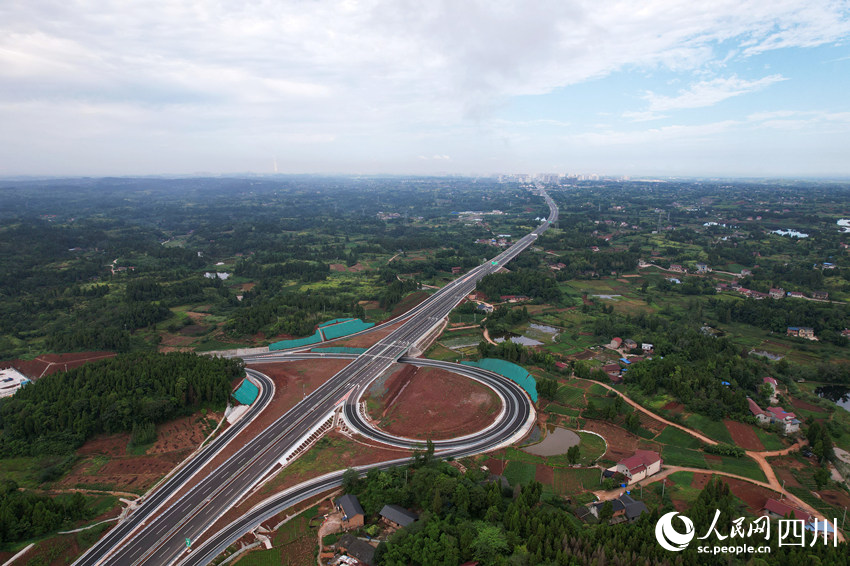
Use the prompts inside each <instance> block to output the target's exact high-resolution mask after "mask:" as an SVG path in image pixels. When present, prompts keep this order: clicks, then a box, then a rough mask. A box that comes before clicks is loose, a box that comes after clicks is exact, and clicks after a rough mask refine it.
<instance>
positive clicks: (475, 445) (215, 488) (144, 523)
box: [75, 188, 558, 566]
mask: <svg viewBox="0 0 850 566" xmlns="http://www.w3.org/2000/svg"><path fill="white" fill-rule="evenodd" d="M539 191H540V194H541V195H542V196H543V197H544V198H545V200H546V203H547V205H548V206H549V210H550V215H549V218H548V219H547V220H546V221H544V222H543V223H542V224H541V225H540V226H538V227H537V228H536V229H535V230H534V231H532V232H531V233H530V234H527V235H526V236H524V237H522V238H520V239H519V240H518V241H517V242H516V243H515V244H513V245H512V246H511V247H510V248H508V249H506V250H504V251H503V252H501V253H500V254H499V255H498V256H496V257H495V258H493V259H492V260H489V261H487V262H485V263H484V264H482V265H479V266H478V267H476V268H474V269H472V270H471V271H469V272H468V273H467V274H466V275H464V276H462V277H460V278H458V279H456V280H455V281H453V282H451V283H449V284H448V285H446V286H445V287H443V288H441V289H440V290H439V291H437V292H436V293H434V294H433V295H432V296H431V297H429V298H428V299H427V300H426V301H425V302H423V303H421V304H420V305H419V306H417V307H416V308H415V309H413V310H412V311H410V313H408V314H407V315H405V316H404V317H403V319H402V318H399V319H396V320H394V321H392V323H391V324H396V323H397V322H398V321H399V320H405V322H404V323H403V324H401V326H399V327H398V328H397V329H396V330H394V331H392V332H391V333H390V334H389V335H388V336H386V337H385V338H383V339H381V340H380V341H379V342H378V343H377V344H375V345H374V346H372V347H371V348H369V349H368V350H367V351H366V352H365V353H363V354H361V355H359V356H357V357H356V359H354V360H353V361H352V362H351V363H350V364H348V366H346V367H345V368H344V369H342V370H341V371H340V372H338V373H337V374H336V375H334V376H333V377H331V378H330V379H329V380H328V381H326V382H325V383H324V384H322V385H321V386H320V387H319V388H318V389H316V390H315V391H314V392H313V393H311V394H310V395H308V396H307V397H306V398H305V399H303V400H302V401H301V402H299V403H298V404H297V405H296V406H295V407H293V408H292V409H290V410H289V411H287V412H286V413H285V414H283V415H282V416H280V417H279V418H278V419H277V420H276V421H275V422H274V423H272V424H271V425H270V426H269V427H267V428H266V429H265V430H264V431H262V432H261V433H260V434H259V435H257V436H256V437H254V438H253V439H251V440H250V441H249V442H247V443H246V444H245V445H244V446H242V447H241V448H240V449H239V450H238V451H237V452H236V453H235V454H233V455H232V456H231V457H230V458H228V459H227V460H226V461H225V462H224V463H223V464H221V465H220V466H218V467H217V468H216V469H215V470H214V471H213V472H211V473H210V474H208V475H207V476H206V477H204V478H203V479H202V480H200V481H199V482H198V483H197V484H196V485H195V486H193V487H192V488H191V489H190V490H188V491H187V492H186V493H184V494H183V495H182V496H181V497H180V498H179V499H178V500H177V501H170V500H172V499H173V496H174V494H176V493H177V492H178V491H179V489H180V488H181V487H182V486H183V484H184V483H185V482H186V481H188V480H189V479H190V478H191V477H192V476H194V475H195V474H196V473H197V472H198V471H199V470H200V469H201V468H202V467H203V466H204V465H205V464H206V463H208V462H209V460H210V459H211V458H212V456H214V455H215V454H216V453H218V452H219V451H220V450H221V448H223V446H224V443H223V442H222V441H221V440H220V439H219V440H217V441H216V442H214V443H213V444H212V445H210V446H209V447H207V448H206V449H205V450H204V451H203V452H201V454H199V456H198V457H197V458H195V459H194V460H192V461H191V462H189V463H188V464H187V465H186V466H185V467H184V468H182V469H181V470H180V471H178V473H177V474H175V475H174V476H172V477H171V478H170V479H169V480H168V481H166V482H165V483H163V484H162V485H161V486H160V487H159V488H158V489H157V490H156V491H154V492H153V493H151V494H150V495H148V496H146V497H145V501H143V503H142V504H141V505H140V506H139V508H138V509H136V510H135V511H134V512H133V513H132V514H131V515H130V516H129V517H128V518H127V519H126V520H125V521H123V522H122V523H120V524H119V525H118V526H117V527H115V528H114V529H112V530H111V531H110V532H109V533H108V534H107V535H106V536H105V537H104V538H103V539H101V540H100V541H98V543H97V544H96V545H95V546H94V547H92V548H91V549H90V550H89V551H88V552H86V553H85V554H84V555H83V556H82V557H81V558H80V559H78V560H77V562H75V564H77V565H80V566H94V565H96V564H114V565H120V566H136V565H140V564H150V565H157V566H159V565H162V564H173V563H176V562H178V561H180V560H181V559H183V562H182V563H181V564H205V563H207V562H208V559H207V558H206V556H208V555H209V554H210V553H211V552H213V551H215V550H216V549H217V548H218V547H219V546H220V545H221V543H222V541H224V540H227V542H226V543H225V547H226V546H227V544H229V542H230V541H232V540H235V538H238V537H239V536H241V535H242V534H244V533H245V532H246V531H247V530H250V528H251V527H252V526H254V525H255V524H257V521H256V520H257V518H259V517H263V518H260V519H259V522H261V521H262V520H264V518H265V517H266V515H265V514H266V513H269V512H271V511H273V510H274V509H278V510H276V511H274V512H272V513H271V515H268V516H273V515H274V514H276V513H278V512H280V510H282V509H285V508H286V506H287V505H292V504H295V503H297V502H298V501H299V500H303V499H304V498H306V497H310V495H311V494H316V493H320V492H321V491H324V490H326V489H328V488H329V487H333V482H338V481H339V477H335V476H334V475H333V474H331V475H330V476H329V477H326V478H325V479H323V480H322V481H320V482H318V483H317V482H316V480H314V481H313V482H307V484H302V485H301V486H296V488H293V489H292V490H289V491H290V492H291V493H289V492H287V493H286V494H284V495H282V496H277V499H278V500H277V501H272V502H270V503H268V504H267V505H266V506H265V507H263V508H261V509H257V510H254V511H252V512H251V513H249V514H248V515H246V516H244V517H242V518H240V520H239V521H237V523H239V524H238V525H231V527H228V529H230V530H229V532H228V533H225V534H222V533H217V534H216V535H215V536H214V537H212V539H210V541H211V542H209V543H208V544H206V545H205V546H204V548H207V549H208V551H204V552H202V551H201V549H197V550H195V549H193V550H192V552H189V553H187V544H186V541H192V540H196V539H198V538H199V537H200V536H201V535H202V534H203V533H204V532H205V531H206V530H207V529H208V528H209V527H210V526H211V525H212V524H213V523H214V522H215V521H216V520H218V519H219V518H220V517H221V516H223V515H224V513H225V512H227V511H228V510H229V509H231V508H232V507H234V506H235V505H236V504H237V503H238V502H239V501H240V500H242V499H243V498H244V497H245V496H246V495H247V494H248V493H249V492H250V491H251V489H252V488H253V487H254V486H255V485H257V483H258V482H260V481H261V480H262V479H263V477H264V476H266V475H267V474H268V472H269V471H270V470H272V469H273V468H274V467H275V466H276V465H277V464H278V462H279V460H280V459H281V457H282V456H283V455H285V454H287V453H289V451H291V450H292V448H293V447H295V446H298V444H300V442H301V440H302V439H303V437H304V436H305V434H307V433H309V431H311V430H313V429H315V427H316V426H318V425H319V424H321V423H322V422H324V421H325V420H326V419H327V418H328V415H330V414H331V413H332V412H333V410H334V409H335V408H336V407H337V406H338V405H340V403H341V402H342V401H343V400H344V399H347V401H346V406H345V417H346V420H347V422H348V423H349V425H350V426H352V428H354V429H355V430H357V431H358V432H360V433H361V434H364V435H366V436H370V437H372V438H376V439H379V440H381V441H382V442H386V443H388V444H393V445H396V446H407V447H411V446H414V445H415V443H416V441H413V440H410V439H398V438H396V437H388V435H385V436H387V438H377V437H379V436H380V435H381V434H384V433H381V432H380V431H376V430H375V429H373V428H371V427H370V426H368V424H367V423H364V422H363V421H362V419H360V418H359V415H358V414H357V413H358V412H357V400H358V399H359V398H360V396H361V395H362V393H363V392H364V391H365V390H366V388H367V387H368V385H369V384H370V383H371V382H372V381H373V380H374V379H376V378H377V377H378V376H380V375H381V374H383V373H384V372H385V371H386V370H387V369H388V368H389V367H390V366H391V365H392V364H393V363H395V362H396V361H398V360H399V358H401V357H402V356H404V355H405V353H406V352H407V351H408V350H409V349H410V348H411V347H412V346H413V345H415V344H416V343H417V342H418V341H419V340H420V339H422V338H423V337H424V336H427V335H428V334H429V333H430V332H431V331H432V330H433V329H435V328H436V327H437V326H438V325H440V324H441V323H442V320H443V319H444V318H445V317H446V316H448V314H449V312H450V311H451V310H452V309H453V308H454V307H455V306H457V304H458V303H460V302H461V301H462V300H463V299H464V297H466V296H467V295H468V294H469V293H470V292H472V291H473V290H474V288H475V285H476V283H477V282H478V280H480V279H481V278H482V277H484V276H485V275H488V274H490V273H494V272H496V271H497V270H498V269H500V268H501V266H502V265H504V264H505V263H507V262H509V261H510V260H512V259H513V258H514V257H516V256H517V255H518V254H520V253H521V252H523V251H524V250H525V249H527V248H528V247H529V246H531V245H532V244H533V243H534V242H535V241H536V239H537V237H538V236H539V235H540V234H541V233H543V231H545V230H546V229H547V228H548V227H549V225H550V224H551V223H554V222H555V221H557V219H558V211H557V207H556V206H555V204H554V202H553V201H552V199H551V198H550V197H549V195H548V194H546V193H545V191H543V190H542V188H539ZM384 326H385V325H381V327H384ZM375 328H378V327H375ZM324 356H327V355H326V354H325V355H324ZM281 358H286V359H293V358H292V353H288V352H275V353H273V354H265V355H258V356H253V357H250V358H248V357H246V358H245V361H246V362H249V363H250V362H261V361H274V360H275V359H281ZM405 361H406V362H408V363H414V364H416V365H426V364H427V365H435V366H436V367H441V366H440V364H446V363H445V362H432V361H430V360H421V359H406V360H405ZM448 365H449V366H451V367H450V368H447V369H450V370H451V371H455V372H458V373H464V374H465V375H468V376H470V377H473V378H475V379H479V380H481V381H485V382H487V380H490V382H491V383H488V385H490V386H491V387H493V388H494V389H495V390H496V391H497V392H498V393H499V395H500V397H502V399H503V400H504V402H505V408H504V409H503V412H502V415H500V419H501V420H500V421H499V425H498V426H493V427H488V429H486V430H485V431H483V432H482V431H480V432H479V433H477V434H476V435H471V436H469V437H466V438H463V439H454V440H447V441H440V442H438V443H435V444H437V445H438V447H439V449H440V450H441V453H442V454H444V455H446V456H450V455H456V456H459V455H465V454H472V453H479V452H483V451H486V450H489V449H492V448H494V447H496V446H499V445H500V444H502V443H505V442H506V441H507V440H508V439H510V438H512V437H513V436H514V435H515V434H517V431H519V430H521V428H522V426H523V425H524V423H526V422H527V421H528V420H529V416H530V414H531V412H532V409H531V405H530V402H529V400H528V398H527V397H526V396H525V394H524V393H523V392H522V391H521V390H520V389H519V387H518V386H516V385H515V384H512V382H510V381H508V380H506V379H504V378H501V377H500V376H498V375H497V374H492V373H491V372H486V371H484V370H479V369H477V368H471V367H469V366H458V365H456V364H448ZM488 374H489V375H488ZM250 375H251V376H252V377H254V378H255V379H256V380H257V381H258V382H259V384H260V386H261V391H262V394H261V396H262V397H263V399H265V401H264V402H265V403H267V402H268V399H270V397H271V391H272V389H273V385H272V384H271V381H270V380H268V378H266V377H265V376H262V374H259V372H253V371H252V372H251V373H250ZM258 401H259V400H258ZM256 404H257V405H259V404H260V403H256ZM251 410H252V413H251V414H250V415H246V417H244V418H243V419H242V420H241V421H240V425H237V426H235V427H232V428H231V429H228V430H227V431H226V433H225V434H228V435H229V436H228V438H232V437H233V436H234V435H235V434H236V433H232V434H231V430H234V429H236V428H240V427H244V426H245V424H247V423H248V422H249V421H250V418H249V417H252V416H253V415H255V414H256V413H255V412H253V411H254V410H255V408H254V407H252V409H251ZM196 460H197V461H196ZM382 465H392V463H386V464H382ZM339 475H340V477H341V472H339ZM325 482H330V483H327V484H326V486H325V487H323V485H325ZM335 485H338V483H337V484H335ZM316 490H319V491H316ZM273 499H274V498H273ZM287 501H288V503H287ZM166 504H167V505H166ZM281 506H282V507H281ZM260 507H262V506H260ZM246 525H247V528H244V530H240V529H243V527H245V526H246ZM226 530H227V529H226ZM237 533H238V534H237ZM234 537H235V538H234ZM216 540H217V541H218V543H215V541H216ZM222 548H223V547H222ZM216 554H217V552H216ZM211 556H212V557H214V556H215V554H212V555H211Z"/></svg>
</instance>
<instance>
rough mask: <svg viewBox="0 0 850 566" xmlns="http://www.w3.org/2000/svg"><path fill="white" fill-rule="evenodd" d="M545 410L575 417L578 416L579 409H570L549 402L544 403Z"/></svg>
mask: <svg viewBox="0 0 850 566" xmlns="http://www.w3.org/2000/svg"><path fill="white" fill-rule="evenodd" d="M545 410H546V412H549V413H554V414H556V415H564V416H567V417H577V416H579V411H578V410H577V409H571V408H569V407H563V406H561V405H556V404H555V403H549V404H548V405H546V409H545Z"/></svg>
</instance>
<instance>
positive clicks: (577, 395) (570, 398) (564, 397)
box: [555, 385, 586, 408]
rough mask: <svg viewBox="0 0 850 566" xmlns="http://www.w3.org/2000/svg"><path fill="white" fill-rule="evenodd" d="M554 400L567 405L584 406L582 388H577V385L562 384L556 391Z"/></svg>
mask: <svg viewBox="0 0 850 566" xmlns="http://www.w3.org/2000/svg"><path fill="white" fill-rule="evenodd" d="M555 400H556V401H557V402H558V403H560V404H562V405H566V406H567V407H576V408H584V407H585V405H586V404H585V401H584V390H583V389H579V388H577V387H570V386H569V385H564V386H563V387H560V388H559V389H558V392H557V393H556V394H555Z"/></svg>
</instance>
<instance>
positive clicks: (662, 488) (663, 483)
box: [661, 478, 667, 503]
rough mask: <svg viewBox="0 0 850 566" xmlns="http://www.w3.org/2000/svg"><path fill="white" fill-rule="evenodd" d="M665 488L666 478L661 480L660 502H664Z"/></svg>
mask: <svg viewBox="0 0 850 566" xmlns="http://www.w3.org/2000/svg"><path fill="white" fill-rule="evenodd" d="M666 487H667V478H664V479H663V480H661V502H662V503H663V502H664V488H666Z"/></svg>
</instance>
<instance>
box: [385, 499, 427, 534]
mask: <svg viewBox="0 0 850 566" xmlns="http://www.w3.org/2000/svg"><path fill="white" fill-rule="evenodd" d="M380 515H381V519H383V520H384V521H386V522H387V524H389V525H390V526H391V527H395V528H396V529H398V528H401V527H406V526H407V525H409V524H411V523H412V522H414V521H415V520H416V519H418V518H419V515H417V514H416V513H414V512H412V511H408V510H407V509H405V508H404V507H399V506H398V505H384V508H383V509H381V513H380Z"/></svg>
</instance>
